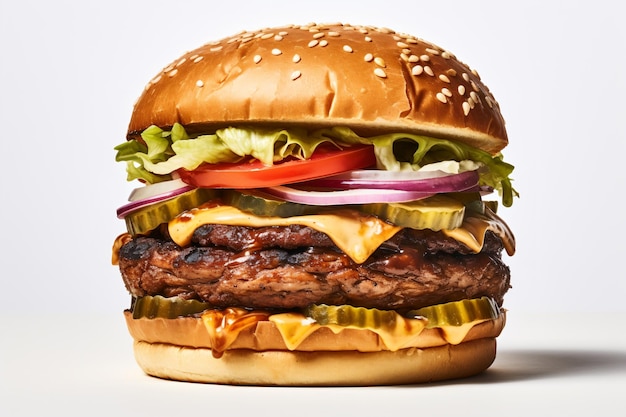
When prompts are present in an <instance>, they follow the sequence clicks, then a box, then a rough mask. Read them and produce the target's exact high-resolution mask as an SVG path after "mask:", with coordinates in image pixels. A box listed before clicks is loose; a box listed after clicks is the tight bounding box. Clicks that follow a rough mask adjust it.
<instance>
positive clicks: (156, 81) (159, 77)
mask: <svg viewBox="0 0 626 417" xmlns="http://www.w3.org/2000/svg"><path fill="white" fill-rule="evenodd" d="M159 81H161V75H157V76H156V77H154V78H153V79H152V81H150V82H151V83H152V84H156V83H158V82H159Z"/></svg>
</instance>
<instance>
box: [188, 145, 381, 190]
mask: <svg viewBox="0 0 626 417" xmlns="http://www.w3.org/2000/svg"><path fill="white" fill-rule="evenodd" d="M375 164H376V157H375V156H374V147H373V146H357V147H351V148H346V149H336V148H332V149H331V148H328V147H324V148H322V147H320V148H317V149H316V150H315V152H314V153H313V155H312V156H311V158H309V159H305V160H300V159H289V160H285V161H281V162H278V163H275V164H274V165H269V166H268V165H263V164H262V163H261V162H260V161H258V160H256V159H255V160H250V161H247V162H242V163H236V164H203V165H201V166H199V167H198V168H196V169H195V170H193V171H187V170H185V169H181V170H179V171H178V173H179V174H180V178H181V179H182V180H183V181H184V182H186V183H187V184H191V185H194V186H196V187H202V188H262V187H274V186H277V185H283V184H291V183H295V182H301V181H306V180H311V179H315V178H321V177H326V176H329V175H334V174H339V173H341V172H345V171H351V170H353V169H361V168H367V167H371V166H374V165H375Z"/></svg>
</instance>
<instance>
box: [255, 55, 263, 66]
mask: <svg viewBox="0 0 626 417" xmlns="http://www.w3.org/2000/svg"><path fill="white" fill-rule="evenodd" d="M262 59H263V57H261V55H255V56H254V63H255V64H258V63H259V62H261V60H262Z"/></svg>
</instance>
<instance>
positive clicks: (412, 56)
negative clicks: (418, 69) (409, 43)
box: [409, 55, 420, 62]
mask: <svg viewBox="0 0 626 417" xmlns="http://www.w3.org/2000/svg"><path fill="white" fill-rule="evenodd" d="M419 60H420V57H419V56H417V55H411V56H410V57H409V62H419Z"/></svg>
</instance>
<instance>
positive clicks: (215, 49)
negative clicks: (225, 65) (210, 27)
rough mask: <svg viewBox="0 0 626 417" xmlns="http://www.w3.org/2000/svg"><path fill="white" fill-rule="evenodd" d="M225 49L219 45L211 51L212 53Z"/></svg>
mask: <svg viewBox="0 0 626 417" xmlns="http://www.w3.org/2000/svg"><path fill="white" fill-rule="evenodd" d="M223 48H224V47H223V46H222V45H218V46H214V47H212V48H211V49H209V50H210V51H211V52H218V51H221V50H222V49H223Z"/></svg>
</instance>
